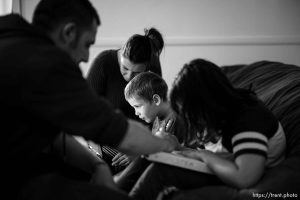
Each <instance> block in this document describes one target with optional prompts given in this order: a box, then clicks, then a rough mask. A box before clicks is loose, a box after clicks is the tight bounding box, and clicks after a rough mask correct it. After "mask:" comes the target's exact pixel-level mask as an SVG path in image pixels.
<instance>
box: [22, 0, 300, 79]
mask: <svg viewBox="0 0 300 200" xmlns="http://www.w3.org/2000/svg"><path fill="white" fill-rule="evenodd" d="M18 1H19V2H21V3H20V5H21V12H22V14H23V15H24V16H25V17H26V18H27V19H28V20H30V19H31V15H32V10H33V8H34V6H35V5H36V3H37V2H38V0H18ZM92 3H93V4H94V6H95V7H96V8H97V10H98V11H99V14H100V17H101V20H102V25H101V27H100V28H99V32H98V35H97V43H96V44H95V45H94V46H93V47H92V49H91V57H90V62H89V63H87V64H82V65H81V68H82V71H83V74H84V75H85V74H86V73H87V71H88V68H89V66H90V63H91V61H92V60H93V58H94V57H95V56H96V55H97V54H98V53H99V52H100V51H102V50H104V49H109V48H118V47H121V45H122V44H123V43H124V42H125V41H126V39H127V38H128V37H130V36H131V35H132V34H134V33H140V34H143V29H144V28H145V27H151V26H154V27H156V28H157V29H159V30H160V31H161V33H162V34H163V36H164V39H165V42H166V47H165V50H164V51H163V53H162V55H161V62H162V67H163V76H164V78H165V79H166V81H167V83H168V84H169V85H171V83H172V81H173V79H174V77H175V76H176V74H177V72H178V71H179V69H180V68H181V67H182V65H183V64H184V63H186V62H188V61H190V60H191V59H193V58H198V57H202V58H206V59H209V60H211V61H213V62H215V63H217V64H219V65H227V64H239V63H251V62H254V61H258V60H274V61H281V62H286V63H290V64H296V65H299V66H300V1H299V0H263V1H262V0H226V1H224V0H150V1H149V0H147V1H146V0H92Z"/></svg>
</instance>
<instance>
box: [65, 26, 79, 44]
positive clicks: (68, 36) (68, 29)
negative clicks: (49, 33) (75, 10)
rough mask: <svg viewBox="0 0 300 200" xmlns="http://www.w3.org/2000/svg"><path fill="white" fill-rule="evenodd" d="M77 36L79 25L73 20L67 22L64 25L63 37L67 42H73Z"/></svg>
mask: <svg viewBox="0 0 300 200" xmlns="http://www.w3.org/2000/svg"><path fill="white" fill-rule="evenodd" d="M76 37H77V27H76V25H75V24H74V23H73V22H69V23H66V24H65V25H64V26H63V27H62V31H61V39H62V40H63V42H64V43H66V44H72V43H74V41H75V40H76Z"/></svg>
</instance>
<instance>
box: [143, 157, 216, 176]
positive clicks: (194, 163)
mask: <svg viewBox="0 0 300 200" xmlns="http://www.w3.org/2000/svg"><path fill="white" fill-rule="evenodd" d="M145 158H146V159H147V160H149V161H152V162H159V163H164V164H167V165H172V166H177V167H181V168H185V169H190V170H194V171H198V172H203V173H208V174H212V172H211V170H210V169H209V168H208V167H207V165H206V164H205V163H204V162H202V161H199V160H196V159H193V158H188V157H185V156H183V155H179V154H175V153H166V152H159V153H154V154H150V155H147V156H145Z"/></svg>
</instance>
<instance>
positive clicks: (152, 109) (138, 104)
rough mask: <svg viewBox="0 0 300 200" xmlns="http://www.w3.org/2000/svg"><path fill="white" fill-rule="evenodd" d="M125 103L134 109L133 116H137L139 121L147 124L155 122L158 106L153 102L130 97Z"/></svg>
mask: <svg viewBox="0 0 300 200" xmlns="http://www.w3.org/2000/svg"><path fill="white" fill-rule="evenodd" d="M127 101H128V103H129V104H130V105H131V106H132V107H133V108H134V110H135V115H137V116H139V118H140V119H142V120H144V121H146V122H147V123H151V122H153V121H154V120H155V117H156V116H157V113H158V106H157V105H156V104H155V103H154V102H153V101H151V102H149V101H145V100H144V99H142V98H140V97H137V96H134V97H131V98H129V99H127Z"/></svg>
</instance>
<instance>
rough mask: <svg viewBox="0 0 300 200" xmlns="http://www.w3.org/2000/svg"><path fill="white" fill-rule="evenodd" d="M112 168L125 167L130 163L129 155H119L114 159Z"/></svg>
mask: <svg viewBox="0 0 300 200" xmlns="http://www.w3.org/2000/svg"><path fill="white" fill-rule="evenodd" d="M112 161H113V162H112V166H119V165H121V166H125V165H127V164H128V163H129V162H130V159H129V157H128V156H127V155H125V154H121V155H119V154H117V155H116V156H115V157H114V158H113V159H112Z"/></svg>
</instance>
